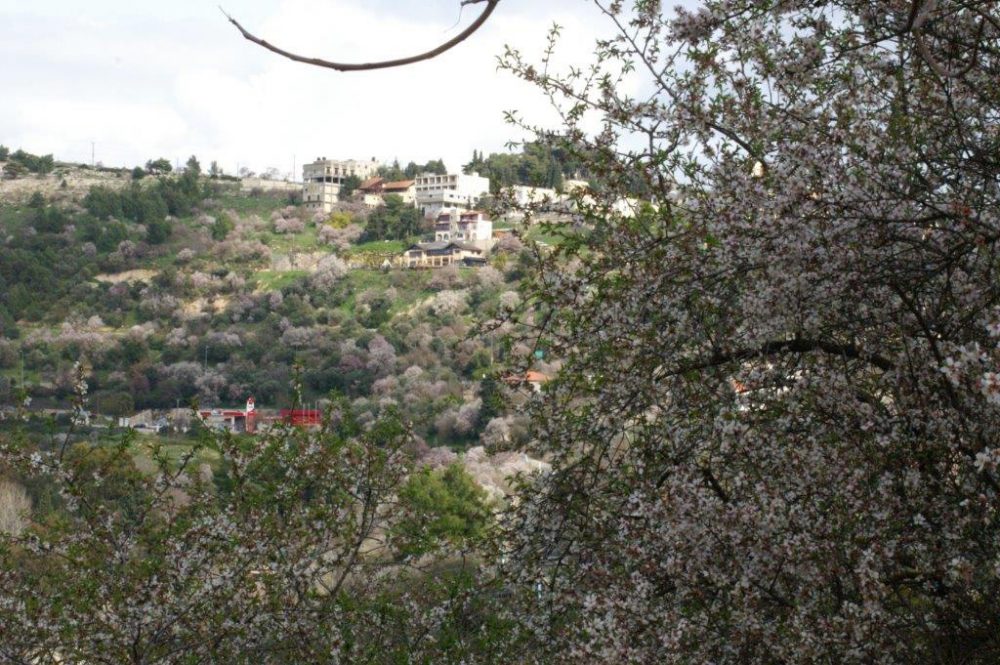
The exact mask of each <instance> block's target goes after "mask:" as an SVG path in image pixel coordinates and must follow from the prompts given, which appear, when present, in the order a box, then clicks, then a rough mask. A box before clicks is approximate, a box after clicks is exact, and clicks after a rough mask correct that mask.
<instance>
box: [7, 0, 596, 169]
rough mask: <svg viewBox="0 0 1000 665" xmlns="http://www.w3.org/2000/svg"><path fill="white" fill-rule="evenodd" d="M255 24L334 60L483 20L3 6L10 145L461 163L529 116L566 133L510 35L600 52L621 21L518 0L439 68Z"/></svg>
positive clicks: (135, 5)
mask: <svg viewBox="0 0 1000 665" xmlns="http://www.w3.org/2000/svg"><path fill="white" fill-rule="evenodd" d="M217 2H220V3H221V5H222V7H223V8H224V9H225V10H226V11H227V12H229V13H230V14H232V15H233V16H234V17H236V18H237V19H239V20H240V21H241V23H243V25H244V26H245V27H246V28H247V29H248V30H250V31H251V32H254V33H256V34H257V35H259V36H261V37H263V38H265V39H267V40H268V41H271V42H272V43H275V44H278V45H280V46H284V47H287V48H288V49H289V50H292V51H296V52H301V53H303V54H306V55H310V56H317V57H324V58H328V59H333V60H347V61H352V60H365V61H367V60H371V59H386V58H389V57H396V56H401V55H410V54H413V53H416V52H421V51H424V50H427V49H429V48H432V47H434V46H437V45H438V44H439V43H441V42H443V41H446V40H447V39H449V38H450V37H451V36H454V35H455V34H457V33H458V32H460V31H461V30H462V28H463V26H466V25H468V24H469V23H470V22H471V21H472V20H473V19H474V17H475V16H476V15H477V13H478V8H477V7H475V6H471V7H466V8H465V10H464V12H463V14H462V22H461V24H460V25H456V21H458V18H459V2H458V0H216V1H210V0H166V1H163V0H161V1H159V2H148V0H89V1H88V2H80V0H36V1H35V2H24V1H23V0H0V91H2V92H0V100H2V102H0V144H3V145H7V146H10V147H12V148H14V149H16V148H24V149H25V150H27V151H29V152H34V153H39V154H46V153H53V154H54V155H55V156H56V159H59V160H64V161H83V162H89V161H90V159H91V151H92V147H93V152H94V155H95V156H96V160H97V161H99V162H102V163H103V164H105V165H107V166H129V167H131V166H134V165H137V164H144V163H145V162H146V160H148V159H150V158H156V157H166V158H167V159H170V160H171V161H172V162H173V161H176V160H180V161H181V162H182V163H183V162H184V161H185V160H186V159H187V157H188V156H190V155H192V154H193V155H196V156H197V157H198V158H199V159H200V160H201V162H202V164H203V165H206V166H207V165H208V164H209V163H210V162H212V161H217V162H218V163H219V165H220V166H221V167H222V168H223V169H224V170H225V171H226V172H228V173H235V172H236V170H237V168H238V167H248V168H250V169H252V170H254V171H256V172H263V171H264V170H265V169H268V168H275V169H277V170H278V171H279V172H280V173H282V174H288V175H290V174H291V173H292V172H293V167H294V171H295V172H296V177H300V176H301V167H302V164H303V163H307V162H310V161H313V160H314V159H315V158H317V157H320V156H323V157H328V158H330V159H370V158H372V157H375V158H377V159H379V160H382V161H386V162H391V161H392V160H393V159H398V160H400V161H401V162H402V163H403V164H404V165H405V164H406V163H407V162H409V161H411V160H412V161H416V162H419V163H423V162H426V161H428V160H430V159H437V158H443V159H444V160H445V163H446V165H447V166H448V167H449V169H451V170H453V171H454V170H458V169H459V168H461V165H462V164H464V163H465V162H467V161H468V160H469V158H470V157H471V155H472V151H473V150H474V149H477V150H485V151H486V152H499V151H503V150H505V149H506V148H505V144H507V143H508V142H509V141H516V140H520V139H522V138H524V135H523V134H522V133H521V132H520V131H519V130H517V129H516V128H514V127H512V126H510V125H508V124H506V123H505V121H504V112H505V111H508V110H516V111H518V112H519V113H520V114H521V115H522V116H523V117H524V118H526V119H527V120H529V121H531V122H532V123H536V124H541V125H545V126H552V127H555V126H557V122H556V120H555V115H554V113H553V112H552V110H551V108H550V107H549V105H548V102H547V101H546V100H545V99H544V97H543V96H542V95H541V94H540V93H539V92H538V91H537V89H535V88H533V87H531V86H530V85H528V84H525V83H523V82H521V81H518V80H516V79H515V78H514V77H513V76H512V75H510V74H509V73H506V72H499V71H497V66H496V58H497V56H498V55H500V54H502V52H503V49H504V45H505V44H510V45H512V46H515V47H517V48H519V49H520V50H521V51H522V52H523V53H525V54H526V55H528V56H530V57H531V58H532V59H534V60H537V59H538V56H540V54H541V49H542V46H543V44H544V40H545V35H546V32H547V31H548V29H549V27H550V26H551V25H552V24H553V23H554V22H556V23H559V24H560V25H561V26H563V41H562V47H561V50H560V52H559V60H560V61H561V62H562V63H563V64H566V63H574V64H577V65H579V64H583V63H586V62H589V61H590V57H589V56H590V53H591V52H592V49H593V43H594V40H595V38H596V37H598V36H599V35H600V34H601V33H602V32H604V33H605V34H606V32H607V29H608V26H607V23H606V22H605V21H603V20H602V19H601V17H600V15H599V14H598V13H597V10H596V9H595V8H594V7H593V4H592V3H591V2H588V1H587V0H544V1H539V0H504V1H503V2H501V4H500V6H499V7H498V9H497V10H496V13H495V14H494V16H493V17H492V18H491V20H490V21H489V22H488V23H487V25H486V26H485V27H484V28H483V29H482V30H480V32H478V33H477V34H475V35H474V36H473V37H472V38H470V39H469V40H468V41H466V42H465V43H463V44H461V45H459V46H458V47H456V48H455V49H453V50H452V51H450V52H449V53H446V54H445V55H443V56H441V57H439V58H437V59H435V60H433V61H430V62H424V63H420V64H417V65H414V66H410V67H405V68H401V69H395V70H385V71H379V72H361V73H338V72H334V71H331V70H325V69H320V68H316V67H309V66H306V65H301V64H296V63H293V62H291V61H288V60H285V59H283V58H280V57H278V56H276V55H273V54H271V53H269V52H267V51H265V50H263V49H261V48H260V47H258V46H255V45H253V44H251V43H250V42H247V41H245V40H243V39H242V38H241V37H240V35H239V34H238V33H237V32H236V31H235V30H234V29H233V27H232V26H230V25H229V23H228V22H227V21H226V19H225V17H224V16H223V15H222V13H221V12H220V10H219V7H218V6H217Z"/></svg>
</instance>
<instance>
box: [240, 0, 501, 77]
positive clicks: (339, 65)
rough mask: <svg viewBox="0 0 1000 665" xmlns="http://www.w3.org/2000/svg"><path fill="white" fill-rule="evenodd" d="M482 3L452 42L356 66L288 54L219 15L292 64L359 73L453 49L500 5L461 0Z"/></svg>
mask: <svg viewBox="0 0 1000 665" xmlns="http://www.w3.org/2000/svg"><path fill="white" fill-rule="evenodd" d="M481 3H486V7H485V8H484V9H483V11H482V13H481V14H480V15H479V17H478V18H477V19H476V20H475V21H473V22H472V24H471V25H470V26H469V27H468V28H466V29H465V30H463V31H462V32H461V33H460V34H458V35H457V36H455V37H454V38H452V39H449V40H448V41H447V42H445V43H444V44H441V45H440V46H438V47H437V48H433V49H431V50H430V51H426V52H424V53H420V54H418V55H412V56H408V57H405V58H397V59H394V60H383V61H380V62H358V63H347V62H333V61H331V60H324V59H322V58H310V57H306V56H303V55H298V54H296V53H292V52H291V51H287V50H285V49H283V48H280V47H278V46H275V45H274V44H271V43H270V42H268V41H266V40H264V39H261V38H260V37H257V36H256V35H254V34H252V33H250V32H249V31H247V29H246V28H244V27H243V26H242V25H241V24H240V23H239V21H237V20H236V19H234V18H233V17H232V16H230V15H229V14H228V13H226V12H225V10H223V12H222V13H223V14H225V15H226V18H227V19H229V22H230V23H232V24H233V25H234V26H236V29H237V30H239V31H240V34H241V35H243V37H244V38H245V39H247V40H249V41H251V42H253V43H254V44H257V45H258V46H261V47H263V48H265V49H267V50H268V51H271V52H272V53H277V54H278V55H280V56H284V57H286V58H288V59H289V60H294V61H295V62H301V63H305V64H307V65H315V66H317V67H325V68H327V69H334V70H336V71H338V72H358V71H370V70H373V69H389V68H391V67H402V66H404V65H412V64H414V63H416V62H422V61H424V60H430V59H432V58H436V57H437V56H439V55H441V54H442V53H444V52H446V51H449V50H451V49H452V48H454V47H455V46H458V45H459V44H461V43H462V42H464V41H465V40H466V39H468V38H469V37H471V36H472V35H473V34H475V33H476V32H477V31H478V30H479V29H480V28H481V27H483V25H484V24H485V23H486V21H487V20H489V18H490V16H491V15H492V14H493V12H494V10H496V8H497V5H499V4H500V0H462V2H461V3H460V6H461V7H465V6H466V5H477V4H481Z"/></svg>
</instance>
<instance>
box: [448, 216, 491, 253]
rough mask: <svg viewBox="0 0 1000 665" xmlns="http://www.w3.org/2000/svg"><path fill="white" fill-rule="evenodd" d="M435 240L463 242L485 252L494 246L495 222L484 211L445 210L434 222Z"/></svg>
mask: <svg viewBox="0 0 1000 665" xmlns="http://www.w3.org/2000/svg"><path fill="white" fill-rule="evenodd" d="M434 240H436V241H438V242H447V241H453V242H461V243H465V244H467V245H472V246H473V247H478V248H479V249H481V250H482V251H484V252H488V251H490V249H492V248H493V222H492V221H491V220H490V219H489V218H488V217H487V216H486V215H485V214H484V213H482V212H479V211H478V210H473V211H471V212H461V213H456V212H443V213H441V214H440V215H438V218H437V221H436V222H435V224H434Z"/></svg>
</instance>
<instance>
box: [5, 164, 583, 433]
mask: <svg viewBox="0 0 1000 665" xmlns="http://www.w3.org/2000/svg"><path fill="white" fill-rule="evenodd" d="M4 157H5V160H2V161H0V230H2V236H3V239H4V240H3V244H2V245H0V280H2V286H3V288H2V289H0V293H2V295H0V419H2V418H6V419H8V420H9V419H11V418H13V417H14V416H15V415H16V414H17V413H18V412H19V411H20V410H23V409H27V412H28V413H29V414H31V415H33V416H34V417H37V418H39V419H42V420H44V419H46V418H48V419H54V420H55V421H60V420H65V419H67V418H70V417H73V418H77V419H79V420H80V421H81V424H82V425H83V426H84V427H85V428H89V431H92V432H95V433H96V434H94V436H103V435H104V434H102V432H106V433H110V432H112V431H115V430H122V429H123V428H125V429H131V430H132V431H134V432H135V433H136V434H137V435H138V437H139V441H140V442H141V441H148V442H149V445H152V442H153V441H158V442H159V443H157V445H163V444H166V445H177V446H179V447H180V448H183V447H184V446H185V445H187V444H186V443H185V441H186V439H187V438H189V437H193V436H197V432H198V431H199V430H200V429H204V428H209V429H215V430H225V431H230V432H233V433H237V434H242V435H252V434H259V433H261V432H267V431H269V430H270V429H272V428H274V427H275V426H282V425H290V426H294V427H303V428H316V427H320V426H321V425H322V423H323V420H324V415H325V413H326V410H327V409H328V407H329V405H330V403H331V402H330V399H331V395H332V394H337V395H341V396H343V397H346V398H347V399H348V400H350V402H351V404H352V406H353V407H354V408H356V409H357V410H358V411H359V413H361V414H362V415H361V417H362V418H368V417H371V418H374V417H376V416H377V414H378V413H379V412H380V411H381V410H384V409H386V408H396V409H400V410H401V411H402V413H403V415H404V416H405V417H406V418H407V419H408V420H409V422H411V423H412V424H413V427H414V430H415V432H416V434H417V435H418V440H419V441H420V442H421V445H426V446H427V449H428V450H433V449H436V448H439V447H444V448H446V449H457V450H462V449H466V448H468V447H470V446H476V445H480V444H483V445H490V444H496V443H499V442H507V443H516V442H517V441H520V440H523V439H524V437H525V436H526V435H527V432H526V429H525V421H524V418H523V416H521V415H519V413H518V405H519V404H520V403H522V402H523V400H525V399H529V398H530V396H531V395H532V394H534V393H536V392H538V391H540V390H541V389H542V387H543V386H544V384H545V383H546V382H548V381H549V377H551V376H554V374H555V372H556V370H557V368H558V361H557V359H555V358H552V357H550V354H549V353H548V351H547V350H546V349H528V348H526V347H523V346H519V345H516V344H514V345H511V344H510V342H509V341H507V340H506V334H507V332H508V330H509V329H508V328H507V324H506V323H504V321H505V318H506V317H507V315H508V314H509V313H511V312H514V311H516V310H517V309H518V308H519V307H521V305H522V302H521V297H520V295H519V293H518V285H519V282H520V280H521V278H522V276H523V275H524V274H525V270H526V268H527V266H529V265H530V263H531V262H532V261H534V260H535V259H534V258H533V257H534V256H536V255H537V254H538V252H544V251H546V250H547V248H550V247H551V246H552V245H553V244H555V243H558V242H559V241H560V234H564V233H575V232H578V230H579V226H580V224H579V220H580V218H581V215H580V214H579V213H578V212H576V208H575V207H574V206H576V205H577V202H578V201H579V200H581V199H582V198H584V197H585V196H586V192H587V183H586V181H584V180H582V179H580V178H574V177H570V176H572V175H574V174H573V173H567V174H566V175H564V174H563V173H562V171H559V172H557V176H558V177H555V176H551V172H552V170H553V168H552V164H547V163H546V162H544V160H536V159H534V157H532V156H531V155H528V154H527V153H525V156H523V158H521V161H520V162H517V161H514V162H511V161H510V160H507V161H504V160H505V159H506V156H503V157H504V159H500V158H496V156H491V158H489V159H484V158H483V157H481V156H479V155H478V154H477V155H476V156H475V157H474V160H473V163H472V164H470V165H467V166H466V168H465V169H463V171H462V172H448V171H447V170H446V169H445V167H444V164H443V163H441V162H440V160H437V161H432V162H428V163H427V164H425V165H423V166H418V165H415V164H412V163H411V164H410V165H408V166H407V167H406V169H401V168H399V166H398V165H397V164H391V165H386V164H382V163H379V162H377V161H375V160H369V161H357V160H341V161H338V160H329V159H318V160H316V161H315V162H312V163H309V164H306V165H305V166H304V167H303V169H302V181H301V182H296V181H292V180H282V179H278V178H275V177H273V176H272V177H267V176H268V175H271V174H265V175H264V176H256V175H255V174H251V173H247V172H244V173H243V174H242V177H240V178H236V177H232V176H228V175H226V174H224V173H223V172H222V170H221V169H219V168H218V166H217V165H216V164H214V163H213V164H211V165H210V166H209V168H207V169H203V168H202V166H201V164H200V163H199V162H198V160H197V159H195V158H193V157H192V158H191V159H190V160H188V161H187V163H186V164H184V165H178V164H171V163H170V162H168V161H167V160H164V159H156V160H150V161H149V162H147V163H146V164H145V165H144V166H139V167H135V168H134V169H114V168H105V167H101V166H88V165H81V164H68V163H62V162H58V161H55V160H53V159H52V158H51V157H50V156H46V157H44V158H42V157H37V156H34V155H31V154H30V153H26V152H24V151H17V152H14V153H11V152H10V151H7V153H6V154H5V155H4ZM490 160H492V161H490ZM477 163H478V164H479V166H480V167H481V168H483V169H484V171H486V172H492V173H491V175H492V177H487V176H484V175H479V174H478V172H477V171H475V170H473V167H474V166H475V165H476V164H477ZM518 169H520V172H519V171H518ZM569 169H570V167H569V166H567V167H565V169H564V170H565V171H567V172H568V171H569ZM464 171H468V172H467V173H466V172H464ZM519 173H522V175H519ZM547 174H548V175H547ZM512 181H513V183H512ZM519 181H520V182H519ZM523 182H527V183H531V182H534V183H535V184H522V183H523ZM545 184H551V185H552V186H543V185H545ZM41 294H44V297H41ZM502 368H504V369H502ZM511 368H520V369H511ZM78 372H79V373H81V374H82V375H83V376H84V377H85V382H86V385H87V389H88V395H87V399H86V404H85V406H83V407H82V409H80V410H77V411H74V410H73V409H71V408H70V407H69V406H68V402H69V401H70V398H71V394H72V392H73V390H74V385H76V384H77V381H76V379H74V376H76V373H78ZM365 414H367V415H365ZM42 420H39V427H42V425H41V422H42ZM143 445H145V444H143Z"/></svg>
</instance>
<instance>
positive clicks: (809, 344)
mask: <svg viewBox="0 0 1000 665" xmlns="http://www.w3.org/2000/svg"><path fill="white" fill-rule="evenodd" d="M817 351H818V352H821V353H826V354H829V355H833V356H840V357H842V358H848V359H851V360H861V361H865V362H867V363H868V364H870V365H872V366H874V367H877V368H879V369H881V370H883V371H885V372H889V371H892V370H893V369H894V368H895V366H894V365H893V363H892V362H890V361H889V360H888V359H886V358H883V357H882V356H879V355H876V354H871V353H866V352H864V351H862V350H861V349H859V348H858V347H856V346H854V345H853V344H836V343H834V342H825V341H821V340H810V339H793V340H785V341H774V342H767V343H765V344H763V345H761V346H759V347H756V348H752V349H742V350H738V351H733V352H732V353H715V354H713V355H712V356H711V357H710V358H707V359H706V360H703V361H701V362H697V363H692V364H690V365H685V366H682V367H679V368H677V369H676V370H674V371H672V372H669V373H667V374H666V376H678V375H681V374H686V373H687V372H692V371H700V370H703V369H709V368H712V367H719V366H721V365H728V364H730V363H734V362H743V361H745V360H752V359H753V358H758V357H763V356H776V355H784V354H789V353H799V354H801V353H813V352H817Z"/></svg>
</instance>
